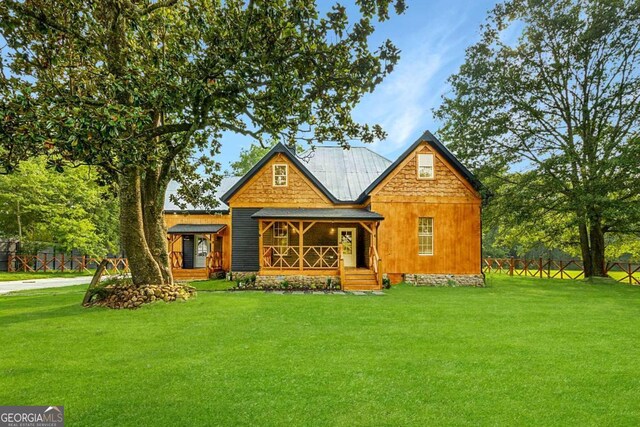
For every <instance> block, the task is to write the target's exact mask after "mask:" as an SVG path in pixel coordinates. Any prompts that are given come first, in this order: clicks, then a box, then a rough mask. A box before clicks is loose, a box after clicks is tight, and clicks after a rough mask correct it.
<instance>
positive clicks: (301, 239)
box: [298, 221, 304, 271]
mask: <svg viewBox="0 0 640 427" xmlns="http://www.w3.org/2000/svg"><path fill="white" fill-rule="evenodd" d="M298 236H299V238H298V251H299V254H300V256H299V258H300V259H299V264H300V266H299V270H300V271H302V268H303V266H304V264H303V258H304V253H303V250H304V227H303V223H302V221H300V224H299V228H298Z"/></svg>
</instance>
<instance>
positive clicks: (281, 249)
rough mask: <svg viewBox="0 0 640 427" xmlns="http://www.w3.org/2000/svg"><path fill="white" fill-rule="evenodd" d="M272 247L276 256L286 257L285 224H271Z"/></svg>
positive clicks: (286, 233)
mask: <svg viewBox="0 0 640 427" xmlns="http://www.w3.org/2000/svg"><path fill="white" fill-rule="evenodd" d="M273 245H274V246H275V247H276V252H277V253H278V255H286V252H287V251H288V249H289V227H287V223H286V222H276V223H275V224H273Z"/></svg>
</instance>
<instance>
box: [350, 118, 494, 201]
mask: <svg viewBox="0 0 640 427" xmlns="http://www.w3.org/2000/svg"><path fill="white" fill-rule="evenodd" d="M423 141H426V142H428V143H429V145H430V146H431V147H432V148H433V149H435V150H436V151H437V152H438V154H440V155H441V156H442V157H444V159H445V160H446V161H447V162H448V163H449V164H450V165H451V166H453V168H454V169H455V170H456V171H457V172H458V173H459V174H460V175H462V177H463V178H464V179H465V180H467V182H469V184H471V186H472V187H473V188H474V189H476V191H478V192H480V190H481V189H482V183H481V182H480V181H479V180H478V178H476V177H475V176H474V175H473V174H472V173H471V172H469V170H468V169H467V168H466V167H464V165H463V164H462V163H460V161H459V160H458V159H457V158H456V156H454V155H453V153H451V151H449V150H448V149H447V147H445V146H444V144H442V142H440V141H439V140H438V138H436V137H435V136H434V135H433V134H432V133H431V132H429V131H425V133H423V134H422V136H420V138H418V139H417V140H416V141H415V142H414V143H413V144H411V146H410V147H409V148H407V149H406V150H405V152H404V153H402V154H401V155H400V157H398V158H397V159H396V161H395V162H393V163H392V164H391V165H389V167H388V168H387V169H386V170H385V171H384V172H383V173H382V174H380V176H378V177H377V178H376V179H375V181H373V182H372V183H371V184H370V185H369V186H368V187H367V188H366V189H365V190H364V191H363V192H362V194H361V195H360V199H362V200H363V201H364V199H365V198H366V197H367V196H368V195H369V193H371V192H372V191H373V190H374V189H375V188H376V187H377V186H378V184H380V183H381V182H382V181H384V179H385V178H386V177H387V176H389V175H390V174H391V172H393V171H394V170H395V169H396V168H397V167H398V166H399V165H400V164H401V163H402V162H404V160H405V159H406V158H407V157H409V155H411V153H413V152H414V151H415V150H416V148H418V146H419V145H420V144H421V143H422V142H423Z"/></svg>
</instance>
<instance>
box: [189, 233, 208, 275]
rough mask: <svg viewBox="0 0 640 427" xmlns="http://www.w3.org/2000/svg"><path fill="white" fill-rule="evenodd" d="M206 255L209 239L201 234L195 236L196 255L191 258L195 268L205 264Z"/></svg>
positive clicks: (203, 266) (202, 266)
mask: <svg viewBox="0 0 640 427" xmlns="http://www.w3.org/2000/svg"><path fill="white" fill-rule="evenodd" d="M207 255H209V241H208V240H207V239H205V238H204V237H202V236H196V255H195V257H194V258H195V259H194V260H193V264H194V265H193V266H194V267H195V268H205V267H206V266H207Z"/></svg>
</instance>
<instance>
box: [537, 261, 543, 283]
mask: <svg viewBox="0 0 640 427" xmlns="http://www.w3.org/2000/svg"><path fill="white" fill-rule="evenodd" d="M538 267H540V278H541V279H542V272H543V271H544V268H543V266H542V257H541V258H540V259H539V260H538Z"/></svg>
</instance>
